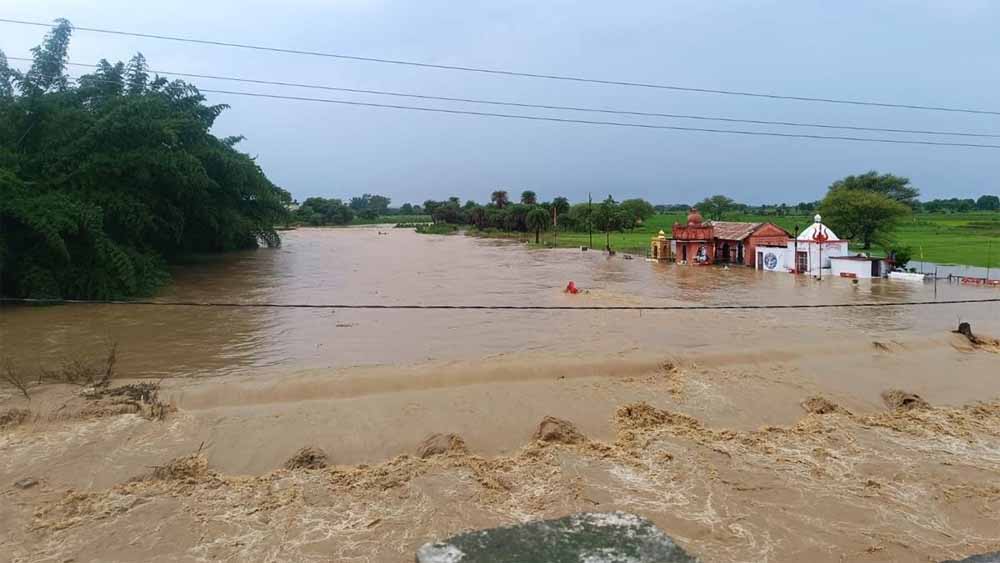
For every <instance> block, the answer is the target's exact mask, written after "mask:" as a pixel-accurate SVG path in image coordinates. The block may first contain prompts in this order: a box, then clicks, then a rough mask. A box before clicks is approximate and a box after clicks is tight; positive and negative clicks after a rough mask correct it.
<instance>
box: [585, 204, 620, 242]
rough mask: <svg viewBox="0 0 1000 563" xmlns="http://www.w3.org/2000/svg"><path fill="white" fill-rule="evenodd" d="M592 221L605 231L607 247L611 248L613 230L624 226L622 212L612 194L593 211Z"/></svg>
mask: <svg viewBox="0 0 1000 563" xmlns="http://www.w3.org/2000/svg"><path fill="white" fill-rule="evenodd" d="M592 221H593V224H594V226H595V227H597V229H598V230H601V231H604V237H605V247H606V248H607V249H608V250H609V251H610V250H611V231H617V230H620V229H621V228H622V214H621V210H620V209H619V208H618V204H617V203H616V202H615V200H614V198H612V197H611V196H610V195H609V196H608V199H606V200H604V201H602V202H601V204H600V205H598V206H597V209H594V211H593V217H592Z"/></svg>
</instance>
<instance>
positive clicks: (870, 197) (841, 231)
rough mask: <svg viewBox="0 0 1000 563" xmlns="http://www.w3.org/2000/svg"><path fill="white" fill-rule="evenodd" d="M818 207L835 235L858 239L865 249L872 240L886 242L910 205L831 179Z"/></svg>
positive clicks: (908, 210)
mask: <svg viewBox="0 0 1000 563" xmlns="http://www.w3.org/2000/svg"><path fill="white" fill-rule="evenodd" d="M819 211H820V213H822V215H823V220H824V221H825V222H826V223H827V224H829V225H830V226H831V227H832V228H833V230H834V231H835V232H836V233H837V235H838V236H840V237H841V238H847V239H852V240H854V241H856V242H860V243H861V244H862V245H863V248H865V249H866V250H867V249H869V248H871V246H872V243H879V244H881V245H883V246H887V245H888V244H889V243H890V238H891V236H890V235H891V233H892V231H893V229H895V227H896V225H897V224H898V223H899V221H900V219H902V218H903V217H905V216H907V215H908V214H909V213H910V208H909V207H907V206H906V205H905V204H903V203H900V202H899V201H896V200H895V199H892V198H890V197H888V196H886V195H884V194H882V193H879V192H877V191H872V190H861V189H852V188H847V187H845V185H844V184H840V183H835V184H833V185H832V186H830V191H829V192H828V193H827V195H826V198H825V199H823V203H822V204H821V205H820V209H819Z"/></svg>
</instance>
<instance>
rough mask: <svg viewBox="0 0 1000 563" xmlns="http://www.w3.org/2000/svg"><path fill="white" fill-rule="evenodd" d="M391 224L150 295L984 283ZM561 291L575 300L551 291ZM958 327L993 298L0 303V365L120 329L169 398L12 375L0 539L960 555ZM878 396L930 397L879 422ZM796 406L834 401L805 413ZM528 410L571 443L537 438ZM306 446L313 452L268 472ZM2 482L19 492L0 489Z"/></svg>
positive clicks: (249, 548) (221, 268)
mask: <svg viewBox="0 0 1000 563" xmlns="http://www.w3.org/2000/svg"><path fill="white" fill-rule="evenodd" d="M382 230H383V232H384V231H386V230H387V229H385V228H382ZM388 232H389V234H388V235H380V234H379V228H377V227H376V228H356V229H355V228H352V229H302V230H298V231H294V232H289V233H286V234H285V237H284V241H285V244H284V246H283V247H282V248H280V249H275V250H264V249H261V250H258V251H254V252H246V253H240V254H232V255H228V256H224V257H219V258H217V259H212V260H210V261H207V262H205V263H202V264H199V265H194V266H187V267H185V268H182V269H179V270H177V271H176V273H175V278H174V282H173V283H172V284H171V285H170V286H169V287H167V288H165V289H164V291H162V292H161V293H160V294H159V295H158V296H157V297H156V299H160V300H164V301H173V300H190V301H204V302H223V301H224V302H246V303H287V304H294V303H306V304H324V303H328V304H329V303H346V304H353V303H371V304H470V305H481V304H496V305H509V304H532V305H579V304H585V305H598V306H602V305H636V306H645V307H650V306H656V305H698V304H824V303H855V302H862V303H880V302H881V303H890V302H899V301H911V300H932V299H935V298H936V299H940V300H946V299H984V298H990V297H996V296H997V295H998V292H997V291H996V290H993V289H987V288H982V287H968V286H960V285H948V284H946V283H939V284H938V286H937V288H936V292H935V288H934V286H933V285H932V284H913V283H906V282H897V281H891V280H871V281H869V280H862V281H860V282H859V283H857V284H854V283H851V282H850V281H849V280H844V279H824V280H822V281H819V280H814V279H810V278H806V277H799V276H792V275H788V274H773V273H764V272H756V271H754V270H752V269H747V268H730V269H722V268H713V267H687V266H675V265H672V264H660V263H650V262H646V261H644V260H642V259H636V260H624V259H623V258H622V257H621V256H617V257H613V258H609V257H607V256H605V255H603V254H600V253H596V252H590V251H588V252H581V251H579V250H572V249H559V250H540V249H531V248H528V247H526V246H525V245H522V244H518V243H517V242H511V241H496V240H486V239H476V238H471V237H465V236H449V237H441V236H424V235H417V234H416V233H413V232H411V231H408V230H401V229H388ZM570 280H572V281H575V282H576V283H577V285H578V286H579V287H581V288H584V289H586V290H587V291H588V293H584V294H580V295H575V296H570V295H566V294H564V293H562V291H561V290H562V288H563V287H565V285H566V283H567V282H568V281H570ZM959 320H964V321H968V322H970V323H972V326H973V329H974V331H975V332H977V333H980V334H983V335H984V336H985V335H988V336H1000V305H998V304H986V303H980V304H967V305H940V306H925V307H886V308H874V307H872V308H837V309H802V310H738V311H664V312H654V311H644V312H642V313H640V312H637V311H486V310H469V311H454V310H408V311H399V310H350V311H345V310H337V311H330V310H317V309H262V308H183V307H148V306H104V305H95V306H63V307H47V308H39V307H33V308H27V307H7V308H2V309H0V346H2V350H0V352H2V353H3V354H4V355H9V356H12V357H14V359H15V361H16V362H18V364H19V365H22V366H34V365H36V364H43V365H56V364H58V363H59V362H61V361H64V360H70V359H79V358H84V359H86V358H96V357H98V356H100V354H101V353H102V351H103V349H104V347H105V343H106V342H107V341H108V340H115V341H117V342H118V345H119V352H120V354H119V360H120V361H119V364H118V366H117V368H118V373H119V374H120V375H122V376H126V377H127V376H132V377H157V378H159V377H166V378H167V379H165V380H164V381H162V382H161V389H160V396H161V397H162V398H163V399H164V400H166V401H167V402H169V403H170V404H171V405H172V406H176V407H177V410H176V411H175V412H171V413H170V414H169V415H168V416H167V418H166V419H165V420H163V421H156V420H146V419H144V418H142V417H141V416H138V415H134V414H125V415H117V416H112V415H105V414H100V413H97V414H87V412H88V411H86V410H80V409H81V408H83V409H85V408H86V406H87V401H86V400H85V399H83V398H81V397H80V392H79V389H78V388H76V387H75V386H70V385H48V386H46V385H42V386H39V387H37V388H33V395H32V399H31V401H27V400H25V399H24V398H23V397H21V396H20V395H19V394H18V393H16V392H15V391H13V390H12V389H10V388H9V387H3V386H0V411H3V410H4V409H9V408H23V409H30V410H31V411H32V413H33V417H34V418H32V422H30V423H26V424H23V425H21V426H19V427H16V428H13V429H11V430H9V431H8V430H3V431H0V496H3V499H4V502H0V554H7V553H10V554H13V555H12V556H13V558H14V560H17V561H25V562H34V561H67V560H75V561H107V560H116V561H207V560H211V561H217V560H234V561H328V560H337V561H357V562H359V563H360V562H372V561H379V562H381V561H388V562H393V563H395V562H403V561H412V560H413V553H414V551H415V550H416V549H417V548H418V547H419V546H420V545H421V544H422V543H423V542H425V541H431V540H434V539H439V538H444V537H448V536H450V535H452V534H454V533H458V532H461V531H465V530H469V529H475V528H483V527H489V526H496V525H501V524H510V523H513V522H518V521H524V520H530V519H536V518H545V517H557V516H563V515H565V514H568V513H572V512H580V511H593V510H601V511H613V510H624V511H628V512H633V513H636V514H640V515H642V516H644V517H648V518H650V519H651V520H652V521H653V522H655V523H656V524H657V525H658V526H660V527H661V528H662V529H664V530H666V531H667V532H668V533H669V534H670V535H671V536H672V537H674V538H675V539H677V540H678V542H679V543H681V545H683V546H684V547H685V549H688V550H689V551H691V552H692V553H695V554H697V555H699V556H700V557H702V559H703V560H705V561H720V562H736V561H824V562H825V561H830V562H835V561H845V560H849V561H856V560H865V561H939V560H943V559H953V558H960V557H965V556H968V555H970V554H972V553H977V552H982V551H987V550H992V549H995V548H996V546H997V545H1000V532H998V530H1000V478H998V476H1000V450H998V446H997V443H998V441H997V440H998V436H1000V401H998V400H997V397H1000V378H998V377H997V373H998V370H997V366H998V365H1000V354H998V353H997V352H1000V348H998V347H996V346H990V347H986V348H977V347H974V346H972V345H971V344H970V343H969V342H968V341H967V340H966V339H964V338H963V337H960V336H957V335H954V334H951V333H950V332H949V331H950V330H952V329H953V328H955V327H956V326H957V324H958V321H959ZM890 389H901V390H903V391H905V392H909V393H915V394H917V395H919V396H920V397H921V399H923V400H925V401H926V402H927V403H928V404H929V405H930V407H929V408H926V409H915V410H911V411H899V412H888V411H887V407H886V406H885V405H884V404H883V399H882V393H883V392H884V391H886V390H890ZM816 396H822V397H824V398H825V399H828V400H829V401H831V404H835V405H837V407H836V408H835V409H834V411H833V412H832V413H828V414H825V415H806V414H805V412H804V410H803V408H802V407H801V406H800V405H801V404H802V403H803V402H804V401H807V400H808V399H809V398H810V397H816ZM981 401H987V402H986V403H981ZM67 405H68V406H67ZM74 409H76V410H74ZM651 409H664V410H663V411H662V412H661V414H659V415H657V414H656V413H657V412H658V411H655V410H651ZM848 411H849V412H850V413H853V414H850V413H848ZM623 413H625V415H623ZM629 413H631V414H629ZM644 413H645V414H644ZM547 416H553V417H557V418H560V419H563V420H567V421H570V422H571V423H572V424H573V425H574V426H575V427H576V428H577V429H578V430H579V432H580V433H582V434H583V435H584V436H586V437H587V439H588V440H587V441H586V442H584V443H580V444H569V445H551V444H549V445H540V443H538V442H535V441H533V436H534V435H535V432H536V430H537V428H538V423H539V421H541V420H543V419H544V418H545V417H547ZM433 433H455V434H457V435H458V436H461V438H462V439H463V441H464V442H465V443H466V445H467V447H468V452H467V453H459V454H455V455H452V456H446V457H440V458H430V459H427V460H424V459H420V458H418V457H415V456H414V454H415V453H416V452H417V449H418V447H419V445H420V444H421V443H422V442H423V441H424V440H425V439H426V438H427V436H428V435H430V434H433ZM305 446H309V447H316V448H320V449H322V450H323V451H324V452H325V453H326V454H328V456H329V461H330V463H331V464H334V465H335V466H336V467H334V468H330V469H328V470H311V471H301V470H300V471H293V472H288V471H285V470H284V469H281V468H283V467H284V465H285V462H286V460H288V459H289V458H290V457H291V456H293V455H294V454H295V452H297V451H299V450H300V448H302V447H305ZM193 452H199V453H200V455H202V456H204V458H203V459H201V460H200V461H199V462H198V467H202V472H201V473H196V474H194V475H193V476H191V478H190V479H185V480H182V481H157V480H153V481H150V480H148V479H143V480H139V481H136V477H141V476H143V475H146V474H148V473H149V471H150V468H151V467H164V466H166V465H167V464H170V463H171V460H175V459H177V458H182V459H190V458H185V457H184V456H190V455H191V454H192V453H193ZM24 477H32V478H34V479H37V480H38V481H39V484H38V485H37V486H35V487H32V488H29V489H26V490H17V489H16V488H11V486H10V485H9V484H10V483H14V482H15V481H18V480H20V479H22V478H24ZM8 499H10V502H7V500H8ZM275 538H281V541H275ZM0 560H3V557H2V556H0Z"/></svg>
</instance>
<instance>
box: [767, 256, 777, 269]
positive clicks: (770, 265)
mask: <svg viewBox="0 0 1000 563" xmlns="http://www.w3.org/2000/svg"><path fill="white" fill-rule="evenodd" d="M764 267H765V268H767V269H768V270H773V269H775V268H777V267H778V257H777V256H775V255H774V253H773V252H768V253H767V254H765V255H764Z"/></svg>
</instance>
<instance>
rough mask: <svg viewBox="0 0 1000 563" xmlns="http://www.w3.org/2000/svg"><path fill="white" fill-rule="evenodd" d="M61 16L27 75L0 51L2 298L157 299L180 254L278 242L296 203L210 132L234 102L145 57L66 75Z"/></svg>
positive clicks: (229, 142)
mask: <svg viewBox="0 0 1000 563" xmlns="http://www.w3.org/2000/svg"><path fill="white" fill-rule="evenodd" d="M71 34H72V26H71V25H70V23H69V22H68V21H66V20H58V25H57V26H56V27H55V28H53V29H52V30H51V31H50V32H49V33H48V34H47V35H46V36H45V39H44V40H43V42H42V44H41V45H39V46H37V47H35V48H34V49H32V54H33V62H32V64H31V67H30V69H29V70H27V71H26V72H21V71H18V70H16V69H14V68H11V67H10V66H9V65H8V64H7V60H6V57H5V56H4V55H3V53H2V52H0V294H2V295H5V296H15V297H38V298H59V297H62V298H80V299H111V298H122V297H128V296H133V295H141V294H148V293H150V292H152V291H153V290H154V289H155V288H156V287H157V286H159V285H160V284H162V283H163V282H164V281H165V280H166V279H167V277H168V275H167V265H168V264H169V263H170V262H171V261H174V260H176V259H178V258H180V257H182V256H184V255H187V254H192V253H204V252H222V251H228V250H236V249H244V248H254V247H257V246H258V244H261V243H263V244H265V245H268V246H275V245H278V244H280V238H279V237H278V234H277V232H276V231H275V229H274V225H275V224H280V222H282V221H283V220H284V219H285V216H286V214H287V210H286V205H287V204H288V203H289V202H290V201H291V198H290V196H289V194H288V192H286V191H285V190H282V189H281V188H279V187H278V186H276V185H274V184H273V183H272V182H271V181H270V180H268V178H267V177H266V176H265V175H264V172H263V171H262V170H261V168H260V166H259V165H258V164H257V163H256V162H255V161H254V159H253V158H252V157H250V156H248V155H247V154H244V153H242V152H239V151H238V150H236V148H235V147H236V145H237V144H238V143H239V142H240V141H241V140H242V137H227V138H218V137H216V136H214V135H212V134H211V133H210V129H211V127H212V125H213V124H214V122H215V120H216V118H217V117H218V116H219V115H220V114H221V113H222V112H223V111H224V110H225V109H227V106H225V105H207V104H206V103H205V98H204V97H203V96H202V95H201V94H200V93H199V92H198V90H197V89H196V88H195V87H194V86H192V85H189V84H186V83H184V82H183V81H180V80H175V81H168V80H166V79H165V78H162V77H159V76H151V75H150V72H149V70H148V67H147V64H146V60H145V58H144V57H143V56H142V54H136V55H135V56H134V57H132V59H131V60H130V61H129V62H128V63H123V62H120V61H119V62H117V63H110V62H108V61H107V60H103V59H102V60H101V61H100V62H99V63H98V65H97V69H96V70H95V71H94V72H93V73H90V74H87V75H85V76H82V77H81V78H80V79H79V80H77V81H76V83H75V84H73V83H71V81H70V78H69V76H67V74H66V65H67V50H68V47H69V43H70V37H71Z"/></svg>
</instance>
